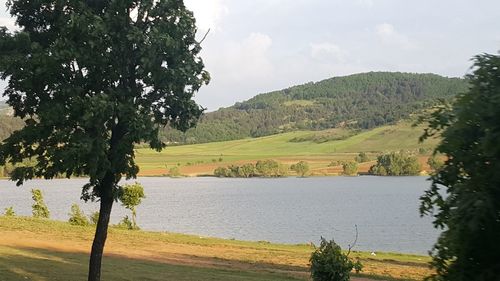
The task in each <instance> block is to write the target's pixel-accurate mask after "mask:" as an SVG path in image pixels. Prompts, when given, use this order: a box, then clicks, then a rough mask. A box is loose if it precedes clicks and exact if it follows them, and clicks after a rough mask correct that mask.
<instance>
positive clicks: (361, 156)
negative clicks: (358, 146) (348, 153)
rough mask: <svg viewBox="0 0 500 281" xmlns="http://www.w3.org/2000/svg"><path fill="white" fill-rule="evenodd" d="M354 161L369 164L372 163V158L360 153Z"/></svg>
mask: <svg viewBox="0 0 500 281" xmlns="http://www.w3.org/2000/svg"><path fill="white" fill-rule="evenodd" d="M354 160H355V161H356V162H358V163H363V162H368V161H370V157H368V155H366V153H365V152H360V153H359V154H358V155H357V156H356V157H355V158H354Z"/></svg>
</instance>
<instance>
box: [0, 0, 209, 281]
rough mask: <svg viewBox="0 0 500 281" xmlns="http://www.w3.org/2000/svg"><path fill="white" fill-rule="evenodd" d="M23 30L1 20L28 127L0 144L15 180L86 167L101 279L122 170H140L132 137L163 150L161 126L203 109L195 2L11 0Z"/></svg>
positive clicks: (18, 106) (18, 112)
mask: <svg viewBox="0 0 500 281" xmlns="http://www.w3.org/2000/svg"><path fill="white" fill-rule="evenodd" d="M8 9H9V11H10V14H11V15H12V16H13V17H15V19H16V23H17V25H18V26H19V27H20V31H19V32H15V33H9V32H8V31H7V29H6V28H4V27H3V28H1V29H0V74H1V78H2V79H9V82H8V85H7V87H6V89H5V92H4V95H5V96H7V97H8V99H7V103H8V104H9V105H10V106H11V107H12V108H13V110H14V115H15V116H16V117H20V118H22V119H23V121H24V127H23V128H22V129H21V130H18V131H16V132H14V133H13V134H12V135H10V137H8V138H7V139H6V140H4V141H3V143H2V145H1V146H0V165H2V164H4V163H5V162H10V163H12V164H16V163H20V162H22V161H23V159H32V160H35V161H33V162H32V163H31V165H29V166H17V167H16V168H15V170H14V171H13V172H12V174H11V175H10V176H11V179H13V180H16V181H17V184H22V183H23V182H24V181H25V180H29V179H32V178H35V177H42V178H46V179H50V178H54V177H56V176H58V175H64V176H65V177H71V176H88V178H89V182H88V183H87V184H86V185H85V186H84V187H83V191H82V198H83V199H84V200H99V202H100V211H99V213H100V216H99V221H98V223H97V227H96V233H95V237H94V242H93V244H92V250H91V254H90V263H89V278H88V279H89V280H100V276H101V261H102V253H103V250H104V245H105V242H106V237H107V229H108V225H109V218H110V214H111V209H112V206H113V202H114V200H115V199H116V198H117V197H118V191H119V189H120V188H119V184H118V183H119V181H120V179H121V178H122V176H124V177H126V178H135V177H136V175H137V173H138V170H139V169H138V166H137V165H136V163H135V161H134V144H138V143H148V144H149V145H150V146H151V147H152V148H154V149H156V150H161V149H162V148H164V146H165V144H164V143H162V142H161V140H160V139H159V135H158V132H159V130H160V128H161V127H163V126H166V125H170V126H171V127H173V128H176V129H179V130H182V131H185V130H187V129H188V128H190V127H193V126H194V125H195V124H196V122H197V120H198V118H199V116H200V115H201V114H202V112H203V109H202V108H201V107H200V106H198V105H197V104H196V103H195V102H194V101H193V100H192V97H193V95H194V94H195V93H196V92H197V91H198V90H199V88H200V87H201V86H202V84H204V83H208V80H209V75H208V73H207V72H205V71H204V69H203V68H204V65H203V62H202V60H201V58H200V57H199V55H198V54H199V52H200V50H201V47H200V43H199V42H198V41H196V38H195V34H196V26H195V20H194V17H193V14H192V12H190V11H188V10H186V8H185V6H184V3H183V1H181V0H171V1H167V0H159V1H153V0H114V1H108V0H106V1H93V0H72V1H57V0H46V1H30V0H12V1H8Z"/></svg>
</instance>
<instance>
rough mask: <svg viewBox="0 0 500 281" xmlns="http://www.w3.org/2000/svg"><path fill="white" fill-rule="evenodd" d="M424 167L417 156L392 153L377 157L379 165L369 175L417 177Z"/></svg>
mask: <svg viewBox="0 0 500 281" xmlns="http://www.w3.org/2000/svg"><path fill="white" fill-rule="evenodd" d="M421 170H422V165H420V163H419V162H418V158H417V157H416V156H412V155H407V154H406V153H403V152H392V153H389V154H384V155H380V156H378V157H377V164H375V165H373V166H372V167H371V168H370V171H369V173H370V174H373V175H379V176H416V175H418V174H420V171H421Z"/></svg>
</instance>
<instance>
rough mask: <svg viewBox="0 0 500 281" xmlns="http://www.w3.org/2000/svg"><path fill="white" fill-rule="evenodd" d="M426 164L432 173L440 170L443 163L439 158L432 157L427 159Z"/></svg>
mask: <svg viewBox="0 0 500 281" xmlns="http://www.w3.org/2000/svg"><path fill="white" fill-rule="evenodd" d="M427 164H429V166H430V167H431V169H433V170H434V171H437V170H439V169H441V167H443V165H444V161H443V160H442V159H441V158H439V157H438V156H436V155H432V156H431V157H429V159H427Z"/></svg>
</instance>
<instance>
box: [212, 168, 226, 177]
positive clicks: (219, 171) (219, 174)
mask: <svg viewBox="0 0 500 281" xmlns="http://www.w3.org/2000/svg"><path fill="white" fill-rule="evenodd" d="M228 174H229V170H228V169H227V168H225V167H217V168H216V169H215V170H214V176H216V177H219V178H224V177H227V175H228Z"/></svg>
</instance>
